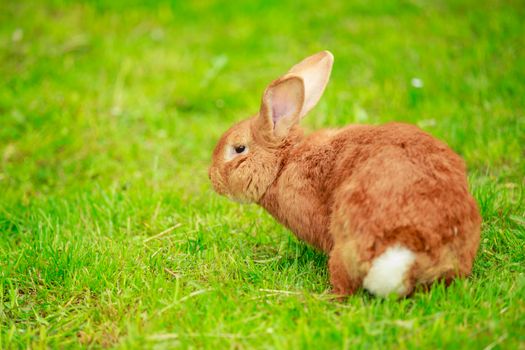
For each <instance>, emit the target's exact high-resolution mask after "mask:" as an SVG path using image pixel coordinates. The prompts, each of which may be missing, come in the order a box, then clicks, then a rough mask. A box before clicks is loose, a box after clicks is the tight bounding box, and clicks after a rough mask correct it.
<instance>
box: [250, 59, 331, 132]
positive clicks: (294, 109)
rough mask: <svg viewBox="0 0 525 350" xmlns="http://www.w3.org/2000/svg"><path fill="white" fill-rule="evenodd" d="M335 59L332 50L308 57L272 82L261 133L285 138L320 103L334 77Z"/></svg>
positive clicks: (266, 94)
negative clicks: (330, 79)
mask: <svg viewBox="0 0 525 350" xmlns="http://www.w3.org/2000/svg"><path fill="white" fill-rule="evenodd" d="M333 62H334V56H333V55H332V54H331V53H330V52H328V51H322V52H319V53H317V54H315V55H313V56H310V57H307V58H305V59H304V60H302V61H301V62H299V63H298V64H296V65H295V66H293V67H292V69H290V71H288V73H286V74H285V75H284V76H282V77H281V78H279V79H277V80H276V81H274V82H273V83H271V84H270V85H269V86H268V88H266V91H265V92H264V95H263V100H262V105H261V111H260V113H259V121H258V122H259V123H258V127H259V128H260V129H259V130H258V132H259V133H263V134H267V133H269V134H270V135H271V136H270V138H272V137H277V138H279V139H280V138H283V137H285V136H286V135H287V134H288V131H289V130H290V128H291V127H292V126H293V125H294V124H296V123H298V122H299V120H300V119H301V118H303V117H304V116H305V115H306V113H308V112H309V111H310V110H311V109H312V108H313V107H314V106H315V105H316V104H317V102H318V101H319V99H320V98H321V95H322V94H323V91H324V89H325V87H326V84H327V83H328V79H329V78H330V72H331V71H332V64H333Z"/></svg>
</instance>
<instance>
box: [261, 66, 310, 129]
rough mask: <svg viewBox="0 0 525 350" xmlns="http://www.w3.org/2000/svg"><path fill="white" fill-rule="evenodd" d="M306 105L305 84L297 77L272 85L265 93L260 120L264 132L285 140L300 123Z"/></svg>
mask: <svg viewBox="0 0 525 350" xmlns="http://www.w3.org/2000/svg"><path fill="white" fill-rule="evenodd" d="M303 105H304V83H303V80H302V79H301V78H299V77H296V76H287V75H285V76H284V77H282V78H280V79H277V80H276V81H274V82H273V83H271V84H270V85H269V86H268V87H267V88H266V91H265V92H264V95H263V99H262V105H261V111H260V116H259V119H262V120H261V121H262V122H263V130H259V132H261V131H267V132H269V133H270V134H272V135H271V136H273V137H277V138H279V139H280V138H283V137H285V136H286V135H287V134H288V131H289V130H290V128H291V127H292V126H293V125H294V124H295V123H297V122H298V121H299V119H300V113H301V110H302V108H303Z"/></svg>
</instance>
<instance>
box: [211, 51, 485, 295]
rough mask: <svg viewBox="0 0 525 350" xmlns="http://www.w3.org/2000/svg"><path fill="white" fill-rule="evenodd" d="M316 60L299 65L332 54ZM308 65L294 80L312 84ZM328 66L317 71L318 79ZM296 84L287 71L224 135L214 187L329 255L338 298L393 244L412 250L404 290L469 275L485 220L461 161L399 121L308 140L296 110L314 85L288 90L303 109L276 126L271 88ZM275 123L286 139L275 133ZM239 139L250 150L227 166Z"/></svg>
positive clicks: (317, 135)
mask: <svg viewBox="0 0 525 350" xmlns="http://www.w3.org/2000/svg"><path fill="white" fill-rule="evenodd" d="M319 55H323V53H321V54H318V55H316V56H312V57H313V59H312V58H308V59H307V60H310V61H307V60H305V61H303V62H307V63H308V64H310V65H312V63H311V62H314V64H316V65H321V63H323V62H325V61H320V59H324V60H326V59H327V58H325V57H327V56H323V57H321V58H319V57H317V56H319ZM324 55H327V54H326V53H325V54H324ZM303 62H302V63H300V64H299V65H297V66H295V67H294V68H293V69H296V72H297V71H298V72H299V73H296V72H294V74H297V75H298V76H299V78H302V79H312V78H311V76H308V75H305V76H304V77H303V76H301V69H303V67H301V64H303ZM318 62H321V63H318ZM310 67H311V66H308V67H307V68H304V69H311V68H310ZM314 68H315V69H317V68H316V67H314ZM330 68H331V64H330V67H329V68H326V67H324V68H323V67H321V68H319V70H320V71H321V73H320V74H326V70H328V74H329V69H330ZM323 69H324V70H323ZM294 77H295V75H294ZM291 80H293V78H290V74H288V75H285V76H284V77H283V78H281V79H279V80H277V81H276V82H274V83H272V84H271V85H270V86H269V88H268V89H267V92H266V93H265V97H264V98H263V104H262V107H261V112H260V113H259V114H258V115H256V116H254V117H252V118H250V119H247V120H245V121H243V122H241V123H239V124H236V125H234V126H233V127H232V128H231V129H230V130H228V131H227V132H226V133H225V134H224V136H223V137H222V138H221V140H220V141H219V143H218V145H217V147H216V148H215V151H214V154H213V164H212V166H211V167H210V178H211V180H212V183H213V185H214V188H215V189H216V191H217V192H218V193H220V194H224V195H227V196H230V197H232V198H234V199H238V200H241V201H249V202H256V203H258V204H259V205H261V206H262V207H264V208H265V209H266V210H267V211H268V212H269V213H270V214H271V215H272V216H274V217H275V218H276V219H277V220H278V221H279V222H281V223H283V224H284V225H285V226H286V227H288V228H289V229H290V230H291V231H292V232H294V233H295V234H296V235H297V236H298V237H299V238H300V239H302V240H305V241H306V242H308V243H309V244H311V245H313V246H315V247H317V248H319V249H321V250H322V251H324V252H326V253H328V254H329V255H330V260H329V269H330V275H331V283H332V285H333V288H334V292H336V293H338V294H351V293H353V292H354V291H355V290H357V289H358V288H359V287H360V286H361V284H362V280H363V278H364V277H365V276H366V274H367V272H368V270H369V268H370V266H371V263H372V261H373V260H374V258H376V257H378V256H379V255H380V254H382V253H383V252H384V251H385V250H386V249H387V248H388V247H390V246H392V245H393V244H401V245H403V246H405V247H407V248H408V249H410V250H411V251H413V252H414V253H415V254H416V261H415V264H414V265H413V266H412V267H411V269H410V271H409V273H408V274H407V275H406V276H405V279H406V282H405V283H406V286H407V291H408V292H407V294H408V293H410V292H411V291H412V290H413V288H414V286H415V285H416V284H423V285H428V284H430V283H432V282H433V281H435V280H438V279H446V280H450V279H452V278H454V277H456V276H466V275H468V274H469V273H470V271H471V268H472V263H473V260H474V257H475V255H476V251H477V248H478V244H479V237H480V224H481V218H480V215H479V213H478V209H477V206H476V203H475V201H474V199H473V198H472V196H471V195H470V194H469V192H468V185H467V179H466V171H465V165H464V162H463V161H462V159H461V158H460V157H459V156H458V155H457V154H455V153H454V152H453V151H452V150H451V149H450V148H448V147H447V146H446V145H445V144H444V143H443V142H441V141H439V140H437V139H435V138H433V137H432V136H430V135H429V134H427V133H425V132H423V131H422V130H420V129H418V128H417V127H415V126H412V125H406V124H400V123H390V124H386V125H381V126H367V125H351V126H348V127H346V128H343V129H340V130H321V131H318V132H315V133H313V134H311V135H308V136H303V132H302V130H301V129H300V127H299V125H298V122H299V120H300V118H301V117H302V116H301V115H300V113H299V112H298V111H300V110H301V104H302V103H303V100H304V99H305V98H307V97H308V96H309V94H311V93H310V91H308V88H309V86H308V85H307V84H308V82H305V88H304V89H305V91H306V93H304V92H303V94H302V95H301V94H300V93H294V92H293V91H292V92H287V93H288V94H290V95H291V96H292V98H295V99H296V100H297V101H298V102H297V103H298V105H297V106H296V105H292V106H285V107H286V108H289V109H290V110H291V112H290V114H293V115H292V116H290V117H288V116H287V115H286V116H285V117H283V120H286V122H283V123H282V124H280V125H279V123H280V119H278V118H277V119H276V118H275V116H271V115H270V114H271V113H272V111H274V112H273V113H276V112H275V111H276V110H279V108H281V107H280V106H277V107H275V106H273V105H272V100H271V98H272V96H273V95H272V89H273V88H274V87H275V86H279V88H280V89H281V90H286V89H288V88H289V89H291V90H293V89H296V86H295V85H297V82H298V81H293V83H291V82H290V81H291ZM326 81H327V79H326ZM314 83H315V84H313V86H314V88H316V89H319V88H318V86H319V85H320V84H318V83H317V82H314ZM316 84H317V85H316ZM322 89H324V86H322ZM322 89H321V93H322ZM314 92H315V93H318V91H317V90H316V91H314ZM274 94H275V93H274ZM315 98H317V97H315ZM315 102H316V101H315ZM276 103H281V102H280V101H279V102H276ZM285 107H282V108H285ZM294 113H295V114H294ZM301 113H302V112H301ZM274 124H275V125H274ZM279 127H280V129H279V130H280V131H279V133H280V134H281V135H284V137H277V136H276V135H277V132H274V130H276V129H277V128H279ZM240 143H242V144H246V145H247V146H248V149H249V152H248V153H247V154H244V155H239V156H237V157H235V158H234V159H232V160H229V161H225V159H224V157H223V155H224V154H225V152H227V150H228V147H231V145H234V144H240Z"/></svg>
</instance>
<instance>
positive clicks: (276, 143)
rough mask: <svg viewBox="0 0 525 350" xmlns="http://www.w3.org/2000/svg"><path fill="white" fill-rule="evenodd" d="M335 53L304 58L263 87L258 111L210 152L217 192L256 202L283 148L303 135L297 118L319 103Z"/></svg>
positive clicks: (277, 165) (279, 164)
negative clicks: (263, 90)
mask: <svg viewBox="0 0 525 350" xmlns="http://www.w3.org/2000/svg"><path fill="white" fill-rule="evenodd" d="M332 64H333V56H332V54H331V53H330V52H328V51H322V52H319V53H317V54H315V55H313V56H310V57H307V58H306V59H304V60H303V61H301V62H300V63H298V64H296V65H295V66H293V67H292V68H291V69H290V70H289V71H288V73H286V74H285V75H283V76H282V77H280V78H279V79H277V80H275V81H274V82H272V83H271V84H270V85H269V86H268V87H267V88H266V90H265V92H264V94H263V97H262V102H261V107H260V110H259V113H258V114H256V115H255V116H252V117H251V118H249V119H246V120H243V121H241V122H239V123H237V124H235V125H234V126H232V127H231V128H230V129H229V130H228V131H226V132H225V133H224V135H223V136H222V137H221V139H220V140H219V142H218V143H217V146H216V147H215V150H214V151H213V156H212V165H211V167H210V169H209V177H210V180H211V182H212V184H213V188H214V189H215V191H216V192H217V193H219V194H221V195H225V196H227V197H229V198H231V199H233V200H236V201H240V202H258V201H259V199H260V198H261V197H262V196H263V194H264V193H265V192H266V189H267V188H268V187H269V186H270V185H271V184H272V183H273V182H274V181H275V179H276V178H277V177H278V174H279V171H280V169H281V167H282V165H283V163H284V161H285V159H286V155H287V152H288V151H289V150H290V148H291V147H293V145H294V144H295V143H297V142H298V141H299V140H300V139H301V138H302V135H303V133H302V130H301V128H300V127H299V125H298V123H299V121H300V120H301V119H302V118H303V117H304V116H305V115H306V113H308V112H309V111H310V110H311V109H312V108H313V107H314V106H315V105H316V104H317V102H318V101H319V99H320V98H321V95H322V93H323V91H324V89H325V87H326V84H327V83H328V79H329V77H330V72H331V70H332Z"/></svg>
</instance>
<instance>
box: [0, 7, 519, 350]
mask: <svg viewBox="0 0 525 350" xmlns="http://www.w3.org/2000/svg"><path fill="white" fill-rule="evenodd" d="M523 18H525V4H524V3H523V1H520V0H517V1H492V0H490V1H449V2H445V1H439V2H432V3H431V2H426V1H418V0H412V1H408V0H407V1H399V2H398V1H392V0H388V1H387V0H384V1H374V2H369V1H364V0H358V1H351V2H347V1H341V2H329V1H325V2H322V3H320V2H318V1H310V0H309V1H303V2H301V3H298V2H295V1H264V0H261V1H258V2H249V3H248V2H246V3H236V2H233V1H231V2H226V1H225V2H219V1H197V2H189V1H188V2H186V1H173V3H169V2H160V3H152V2H145V3H143V4H141V3H140V2H139V1H123V0H122V1H107V2H104V1H81V2H72V1H71V2H70V1H60V0H55V1H26V0H18V1H2V2H0V235H1V236H0V237H1V239H0V283H1V288H0V293H1V302H0V348H5V349H8V348H35V349H39V348H77V347H90V348H101V347H116V348H155V349H157V348H171V347H182V348H212V349H224V348H233V349H245V348H279V349H286V348H288V349H323V348H326V349H355V348H367V349H385V348H395V349H421V348H429V349H434V348H466V349H498V348H501V349H525V317H524V314H525V248H524V247H525V180H524V177H525V22H524V20H523ZM322 49H329V50H331V51H332V52H333V53H334V55H335V65H334V70H333V73H332V80H331V82H330V83H329V85H328V87H327V90H326V93H325V96H324V97H323V99H322V100H321V102H320V104H319V105H318V106H317V107H316V108H315V109H314V110H313V111H312V113H311V114H310V115H309V117H308V118H306V119H305V123H304V124H305V126H306V127H307V128H309V129H311V130H315V129H318V128H322V127H334V126H342V125H346V124H349V123H371V124H379V123H383V122H387V121H394V120H395V121H405V122H410V123H415V124H418V125H419V126H420V127H422V128H423V129H425V130H426V131H428V132H430V133H431V134H433V135H435V136H436V137H439V138H441V139H443V140H445V141H446V142H447V143H448V144H449V145H450V146H451V147H452V148H453V149H454V150H456V151H457V152H458V153H459V154H460V155H462V156H463V157H464V158H465V160H466V163H467V166H468V169H469V180H470V186H471V189H472V192H473V194H474V196H475V198H476V200H477V201H478V203H479V206H480V209H481V212H482V216H483V220H484V222H483V232H482V240H481V246H480V250H479V254H478V257H477V260H476V263H475V266H474V271H473V274H472V276H471V277H470V278H468V279H466V280H461V281H456V282H455V283H453V284H452V285H451V286H450V287H449V288H444V286H443V285H436V286H434V287H433V288H432V289H431V290H430V291H429V292H426V293H424V292H419V293H416V294H415V295H414V296H413V297H412V298H410V299H403V300H394V299H387V300H382V299H377V298H373V297H371V296H370V295H368V294H367V293H365V292H359V293H357V294H356V295H354V296H352V297H350V298H348V300H346V301H344V302H335V301H333V300H332V298H331V295H330V293H329V291H330V285H329V282H328V274H327V270H326V257H325V256H324V255H323V254H321V253H319V252H317V251H315V250H314V249H312V248H310V247H308V246H307V245H305V244H304V243H302V242H300V241H298V240H297V239H296V238H294V237H293V235H292V234H291V233H290V232H289V231H287V230H286V229H285V228H283V227H282V226H280V225H279V224H278V223H276V222H275V221H274V220H273V219H272V218H271V217H270V216H269V215H268V214H266V213H265V212H264V211H263V210H262V209H260V208H258V207H256V206H248V205H245V206H243V205H240V204H237V203H233V202H230V201H228V200H227V199H225V198H222V197H219V196H218V195H216V194H214V193H213V191H212V188H211V185H210V183H209V181H208V177H207V167H208V164H209V161H210V156H211V151H212V149H213V147H214V144H215V143H216V141H217V140H218V138H219V137H220V135H221V134H222V132H224V130H225V129H227V128H228V127H229V126H230V125H231V124H232V123H233V122H234V121H237V120H240V119H242V118H245V117H247V116H249V115H250V114H252V113H254V112H256V111H257V108H258V106H259V102H260V97H261V93H262V91H263V90H264V87H265V86H266V84H268V83H269V82H270V81H271V80H273V79H274V78H276V77H278V76H279V75H280V74H282V73H284V72H285V71H286V70H287V69H288V68H289V67H290V66H291V65H292V64H294V63H296V62H298V61H299V60H300V59H302V58H303V57H305V56H307V55H309V54H312V53H314V52H317V51H319V50H322Z"/></svg>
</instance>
